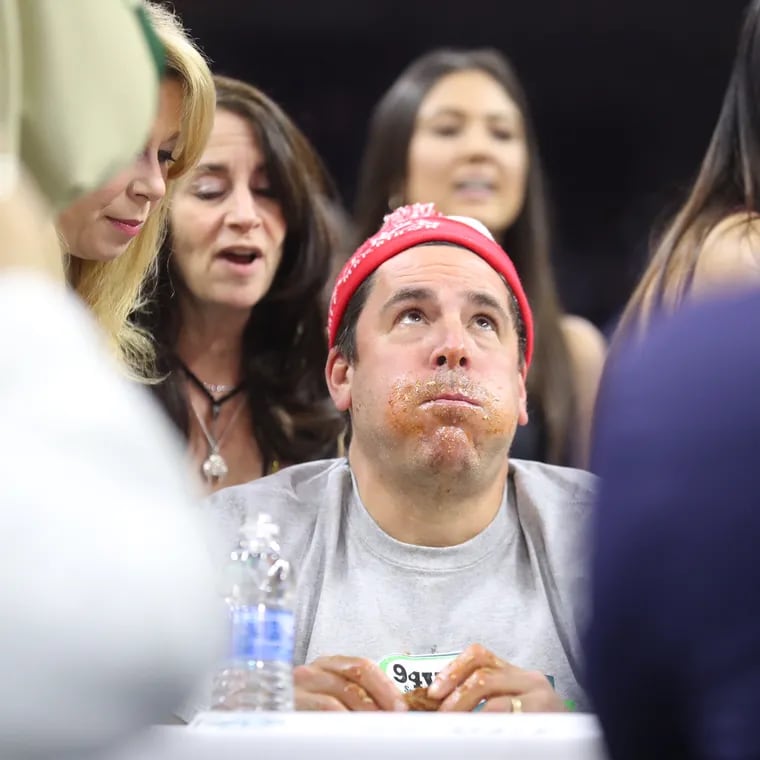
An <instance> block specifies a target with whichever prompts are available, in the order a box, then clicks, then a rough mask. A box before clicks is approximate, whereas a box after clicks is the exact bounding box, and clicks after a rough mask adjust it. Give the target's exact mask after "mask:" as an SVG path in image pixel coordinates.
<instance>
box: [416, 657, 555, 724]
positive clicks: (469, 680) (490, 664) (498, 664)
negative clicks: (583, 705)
mask: <svg viewBox="0 0 760 760" xmlns="http://www.w3.org/2000/svg"><path fill="white" fill-rule="evenodd" d="M428 695H429V696H430V697H432V698H433V699H442V700H443V702H442V703H441V706H440V707H439V708H438V710H439V711H440V712H469V711H470V710H472V709H474V708H475V707H476V706H477V705H478V704H480V702H482V701H483V700H485V705H484V706H483V711H484V712H513V711H515V709H518V710H519V711H522V712H562V711H564V709H565V707H564V704H563V702H562V700H561V699H560V698H559V696H558V695H557V693H556V692H555V691H554V689H553V688H552V685H551V684H550V683H549V680H548V679H547V678H546V676H545V675H544V674H543V673H538V672H532V671H528V670H523V669H522V668H518V667H515V666H514V665H510V664H509V663H508V662H504V660H500V659H499V658H498V657H497V656H496V655H495V654H493V652H489V651H488V650H487V649H485V648H484V647H482V646H481V645H480V644H473V645H472V646H469V647H467V649H465V650H464V652H462V654H460V655H459V657H457V658H456V659H455V660H454V661H453V662H450V663H449V664H448V665H447V666H446V667H445V668H444V669H443V670H442V671H441V672H440V673H439V674H438V675H437V677H436V679H435V681H433V684H432V685H431V686H430V688H429V689H428Z"/></svg>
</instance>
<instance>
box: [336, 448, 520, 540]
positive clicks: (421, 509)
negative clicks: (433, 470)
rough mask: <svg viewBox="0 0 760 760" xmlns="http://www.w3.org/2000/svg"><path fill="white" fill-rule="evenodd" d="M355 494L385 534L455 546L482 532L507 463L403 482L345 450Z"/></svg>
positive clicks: (498, 498) (497, 500)
mask: <svg viewBox="0 0 760 760" xmlns="http://www.w3.org/2000/svg"><path fill="white" fill-rule="evenodd" d="M350 462H351V469H352V471H353V473H354V477H355V478H356V483H357V486H358V489H359V496H360V498H361V500H362V503H363V504H364V506H365V507H366V509H367V511H368V512H369V514H370V515H371V516H372V518H373V519H374V520H375V522H376V523H377V524H378V525H379V526H380V528H381V529H382V530H384V531H385V532H386V533H387V534H388V535H389V536H391V537H392V538H395V539H396V540H397V541H401V542H403V543H406V544H415V545H417V546H456V545H457V544H463V543H464V542H465V541H469V540H470V539H471V538H474V537H475V536H477V535H478V534H479V533H482V532H483V531H484V530H485V529H486V528H487V527H488V526H489V525H490V524H491V522H492V521H493V519H494V518H495V517H496V514H497V513H498V511H499V508H500V507H501V504H502V500H503V498H504V487H505V484H506V480H507V472H508V470H509V463H508V461H507V458H506V456H505V457H504V459H503V463H500V464H499V465H497V466H496V468H495V469H494V472H493V473H492V474H491V476H490V477H485V476H483V475H482V474H481V475H480V476H479V477H478V478H477V480H478V481H479V482H480V483H482V485H478V484H476V483H474V482H473V481H475V480H476V478H474V477H473V478H467V477H464V476H451V477H447V476H446V475H438V476H434V475H422V476H421V477H420V478H417V479H408V478H404V480H403V482H402V481H401V480H399V479H397V478H394V477H393V475H392V474H389V473H386V472H384V471H382V468H381V467H378V466H377V462H374V461H371V460H370V458H368V457H365V456H363V455H362V453H361V452H359V451H356V450H355V447H353V446H352V447H351V450H350Z"/></svg>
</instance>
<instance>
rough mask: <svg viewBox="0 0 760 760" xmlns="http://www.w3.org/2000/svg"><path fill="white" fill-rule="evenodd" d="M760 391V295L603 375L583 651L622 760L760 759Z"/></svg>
mask: <svg viewBox="0 0 760 760" xmlns="http://www.w3.org/2000/svg"><path fill="white" fill-rule="evenodd" d="M759 390H760V294H753V295H745V296H741V297H737V299H736V300H733V301H731V302H714V303H707V304H702V305H700V306H697V307H691V308H688V309H685V310H684V311H682V312H680V313H679V314H678V315H676V316H675V317H673V318H672V319H671V320H669V321H667V322H665V323H662V324H659V325H656V326H655V327H654V328H653V331H652V332H651V333H650V335H649V336H648V337H647V338H646V339H645V340H644V341H643V342H642V344H641V345H639V346H629V347H628V348H626V349H625V350H623V351H619V352H617V354H616V358H615V361H614V364H613V365H612V366H610V367H609V369H608V372H607V375H606V378H605V383H604V386H603V388H602V392H601V396H600V401H599V415H598V424H597V436H596V441H595V447H594V448H595V450H594V455H593V460H592V469H593V471H594V472H595V473H597V474H598V475H600V476H601V479H602V481H601V487H600V492H599V501H598V509H597V513H596V515H595V521H594V536H593V538H594V546H595V548H594V558H593V581H592V583H593V587H592V604H593V617H592V621H591V624H590V627H589V630H588V632H587V635H586V639H585V646H586V652H587V668H588V671H587V676H588V688H589V693H590V695H591V697H592V699H593V701H594V706H595V709H596V711H597V713H598V715H599V717H600V719H601V722H602V726H603V728H604V730H605V733H606V735H607V737H608V743H609V747H610V750H611V755H612V757H613V758H614V760H627V759H628V758H631V759H632V760H633V759H634V758H635V760H648V759H649V758H667V760H674V759H677V758H732V759H734V758H760V398H758V395H759Z"/></svg>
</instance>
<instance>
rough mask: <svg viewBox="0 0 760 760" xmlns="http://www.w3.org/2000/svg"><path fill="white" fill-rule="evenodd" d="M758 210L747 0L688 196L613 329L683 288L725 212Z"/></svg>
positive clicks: (758, 63) (752, 31)
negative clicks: (707, 140)
mask: <svg viewBox="0 0 760 760" xmlns="http://www.w3.org/2000/svg"><path fill="white" fill-rule="evenodd" d="M741 212H746V214H747V219H748V220H749V218H751V217H752V216H753V215H755V214H758V213H760V0H753V2H752V3H750V4H749V6H748V7H747V11H746V15H745V17H744V25H743V27H742V32H741V35H740V38H739V46H738V49H737V52H736V58H735V60H734V66H733V70H732V72H731V78H730V80H729V83H728V89H727V90H726V94H725V97H724V99H723V106H722V108H721V112H720V116H719V117H718V123H717V124H716V125H715V131H714V132H713V135H712V139H711V140H710V145H709V147H708V149H707V153H706V155H705V157H704V159H703V161H702V167H701V169H700V171H699V175H698V176H697V179H696V181H695V182H694V186H693V187H692V189H691V192H690V193H689V197H688V198H687V199H686V202H685V203H684V205H683V206H682V207H681V209H680V211H679V212H678V213H677V214H676V216H675V218H674V219H673V220H672V222H671V223H670V224H669V225H668V227H667V228H666V229H665V232H664V234H662V235H661V236H660V240H659V243H658V244H657V245H656V246H655V249H654V252H653V255H652V258H651V259H650V261H649V264H648V265H647V268H646V271H645V272H644V275H643V276H642V278H641V281H640V282H639V284H638V286H637V287H636V290H635V291H634V293H633V295H632V296H631V298H630V300H629V301H628V304H627V306H626V308H625V311H624V312H623V316H622V318H621V320H620V325H619V326H618V330H617V332H616V336H615V342H616V343H617V342H618V340H619V338H620V337H621V336H625V335H628V334H632V335H636V334H640V333H641V332H642V331H644V330H645V329H646V327H647V325H648V323H649V321H650V319H651V317H652V316H653V315H654V314H655V313H657V312H658V311H660V310H666V311H672V310H673V309H675V308H677V307H678V305H679V304H680V303H681V302H682V301H683V299H684V297H685V296H686V295H687V294H688V292H689V290H690V288H691V284H692V280H693V277H694V271H695V270H696V267H697V261H698V260H699V255H700V253H701V251H702V246H703V244H704V242H705V239H706V238H707V236H708V235H709V234H710V231H711V230H712V229H713V227H715V225H716V224H717V223H718V222H720V221H721V220H722V219H724V218H725V217H727V216H730V215H732V214H737V213H741Z"/></svg>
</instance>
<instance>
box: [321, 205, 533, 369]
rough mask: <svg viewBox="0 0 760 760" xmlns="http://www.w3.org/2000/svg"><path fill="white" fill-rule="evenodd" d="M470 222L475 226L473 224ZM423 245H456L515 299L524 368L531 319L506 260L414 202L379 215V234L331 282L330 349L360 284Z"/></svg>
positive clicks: (482, 239)
mask: <svg viewBox="0 0 760 760" xmlns="http://www.w3.org/2000/svg"><path fill="white" fill-rule="evenodd" d="M473 224H477V222H475V221H474V220H473ZM484 229H485V228H484ZM423 243H453V244H454V245H458V246H460V247H462V248H465V249H467V250H468V251H472V252H473V253H476V254H477V255H478V256H480V257H481V258H482V259H484V260H485V261H486V262H487V263H488V264H489V265H490V266H491V267H492V268H493V269H495V270H496V271H497V272H498V273H499V274H500V275H502V276H503V277H504V279H505V280H506V281H507V285H509V288H510V290H511V291H512V293H514V295H515V298H516V299H517V305H518V307H519V309H520V314H521V316H522V320H523V324H524V325H525V366H526V368H527V367H528V366H530V360H531V357H532V355H533V316H532V314H531V311H530V306H529V305H528V299H527V297H526V295H525V291H524V290H523V287H522V284H521V283H520V278H519V277H518V276H517V271H516V270H515V267H514V264H513V263H512V261H511V259H510V258H509V256H507V254H506V252H505V251H504V249H503V248H502V247H501V246H500V245H499V244H498V243H496V242H495V241H494V239H493V238H492V237H490V235H486V234H484V233H483V232H481V231H480V230H478V229H476V227H475V226H471V225H470V224H469V223H468V222H465V221H460V220H459V219H457V218H456V217H448V216H444V215H443V214H441V213H440V212H438V211H436V210H435V206H434V205H433V204H432V203H415V204H413V205H411V206H402V207H401V208H398V209H396V210H395V211H394V212H393V213H392V214H389V215H388V216H386V217H385V219H384V220H383V226H382V227H381V228H380V230H379V231H378V232H376V233H375V234H374V235H373V236H372V237H371V238H369V239H368V240H366V241H365V242H364V243H362V244H361V246H359V248H358V249H357V250H356V252H355V253H354V254H353V255H352V256H351V258H350V259H349V260H348V261H347V262H346V263H345V265H344V266H343V269H341V271H340V274H339V275H338V279H337V280H336V281H335V287H334V288H333V292H332V298H331V299H330V309H329V312H328V316H327V335H328V340H329V345H330V348H332V347H333V346H334V345H335V340H336V338H337V333H338V325H340V321H341V319H342V318H343V313H344V312H345V310H346V307H347V306H348V302H349V301H350V300H351V296H353V294H354V293H355V292H356V290H357V288H358V287H359V286H360V285H361V284H362V283H363V282H364V280H366V279H367V277H369V276H370V275H371V274H372V272H374V271H375V270H376V269H377V268H378V267H379V266H380V265H381V264H382V263H384V262H386V261H388V259H391V258H393V257H394V256H396V255H397V254H399V253H403V252H404V251H407V250H409V249H410V248H414V247H415V246H417V245H422V244H423Z"/></svg>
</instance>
